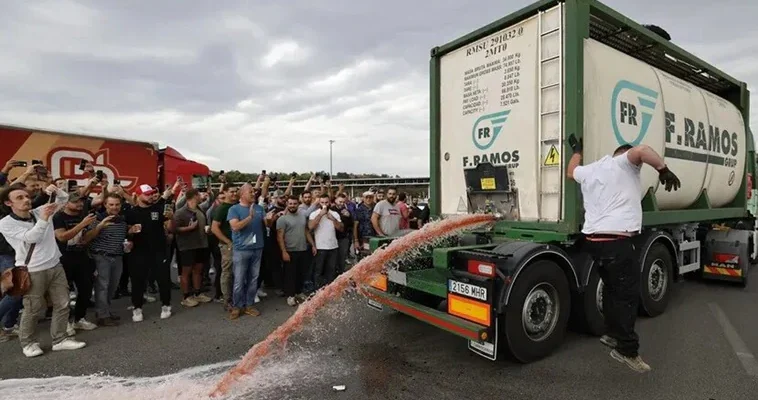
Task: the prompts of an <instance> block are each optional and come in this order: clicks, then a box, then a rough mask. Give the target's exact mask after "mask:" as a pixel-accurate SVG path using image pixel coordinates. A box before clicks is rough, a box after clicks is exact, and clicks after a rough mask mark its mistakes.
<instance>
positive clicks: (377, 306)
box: [368, 299, 384, 311]
mask: <svg viewBox="0 0 758 400" xmlns="http://www.w3.org/2000/svg"><path fill="white" fill-rule="evenodd" d="M368 306H369V307H371V308H373V309H374V310H377V311H382V310H383V309H384V305H383V304H382V303H380V302H378V301H376V300H374V299H368Z"/></svg>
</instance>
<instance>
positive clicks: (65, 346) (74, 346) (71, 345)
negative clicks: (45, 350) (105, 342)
mask: <svg viewBox="0 0 758 400" xmlns="http://www.w3.org/2000/svg"><path fill="white" fill-rule="evenodd" d="M86 345H87V343H84V342H80V341H78V340H76V339H74V338H65V339H63V341H62V342H60V343H57V344H54V345H53V351H61V350H79V349H81V348H82V347H84V346H86Z"/></svg>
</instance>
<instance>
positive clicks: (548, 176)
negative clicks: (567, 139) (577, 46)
mask: <svg viewBox="0 0 758 400" xmlns="http://www.w3.org/2000/svg"><path fill="white" fill-rule="evenodd" d="M538 18H539V36H540V37H539V41H538V43H537V57H539V60H540V61H539V68H538V70H539V71H538V75H539V76H538V84H539V92H538V95H537V98H538V100H537V101H538V103H539V104H538V109H539V117H538V118H539V119H538V121H537V131H538V135H539V139H538V142H537V143H538V144H537V145H538V146H539V148H538V152H537V154H538V155H539V160H537V161H538V164H537V190H539V195H538V197H537V198H538V216H539V220H540V221H559V220H560V219H561V218H562V210H563V207H562V205H563V204H562V203H563V196H562V193H563V182H564V179H563V3H559V5H558V6H557V7H554V8H552V9H550V10H547V11H542V12H540V15H539V17H538Z"/></svg>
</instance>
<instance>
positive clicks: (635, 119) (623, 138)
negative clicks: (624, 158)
mask: <svg viewBox="0 0 758 400" xmlns="http://www.w3.org/2000/svg"><path fill="white" fill-rule="evenodd" d="M657 100H658V92H656V91H655V90H652V89H648V88H646V87H644V86H640V85H638V84H636V83H633V82H629V81H627V80H621V81H619V82H618V83H617V84H616V87H615V88H613V94H612V95H611V125H612V126H613V134H614V135H615V136H616V141H617V142H618V144H627V143H628V144H631V145H632V146H637V145H638V144H640V143H641V142H642V139H644V138H645V135H646V134H647V130H648V129H649V128H650V122H651V121H652V120H653V112H654V111H655V106H656V105H657Z"/></svg>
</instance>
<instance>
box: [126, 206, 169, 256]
mask: <svg viewBox="0 0 758 400" xmlns="http://www.w3.org/2000/svg"><path fill="white" fill-rule="evenodd" d="M165 204H166V201H165V200H163V199H162V198H161V199H158V201H156V202H155V204H152V205H150V206H148V207H142V206H139V205H136V206H133V207H130V208H129V209H128V210H126V212H125V214H126V223H127V224H129V225H136V224H140V225H142V231H141V232H139V233H135V234H134V235H133V236H132V239H133V241H134V250H135V251H140V250H142V249H148V250H161V251H162V250H163V249H164V248H165V247H166V230H165V229H164V228H163V223H164V222H165V221H166V216H165V215H164V213H163V212H164V209H163V207H164V205H165Z"/></svg>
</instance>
